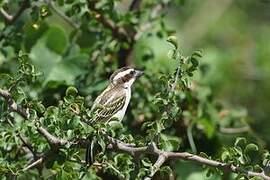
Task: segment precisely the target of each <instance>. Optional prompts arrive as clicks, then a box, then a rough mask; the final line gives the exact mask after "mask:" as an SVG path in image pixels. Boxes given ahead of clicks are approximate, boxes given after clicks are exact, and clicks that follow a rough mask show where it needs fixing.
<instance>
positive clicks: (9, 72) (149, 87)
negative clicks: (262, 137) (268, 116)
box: [0, 0, 270, 179]
mask: <svg viewBox="0 0 270 180" xmlns="http://www.w3.org/2000/svg"><path fill="white" fill-rule="evenodd" d="M182 4H183V1H143V2H140V1H136V0H134V1H132V2H131V5H130V6H129V7H128V8H126V5H125V4H123V2H121V1H107V0H101V1H94V0H89V1H86V0H81V1H62V0H58V1H50V0H47V1H44V2H39V1H28V0H25V1H22V2H17V1H14V2H9V3H6V2H5V1H3V2H1V1H0V5H1V8H2V9H3V10H4V11H6V12H12V11H11V10H12V9H19V10H18V11H17V13H18V16H16V14H14V15H13V18H14V19H13V20H12V19H11V20H9V19H8V18H7V17H5V16H4V15H3V13H2V16H1V17H2V19H0V20H1V21H0V29H1V32H0V47H1V48H0V64H1V67H0V72H1V74H0V76H1V79H0V87H1V88H0V90H6V91H7V92H8V93H10V94H9V95H10V96H9V95H7V94H5V92H6V91H3V92H2V91H1V96H2V97H1V101H0V112H1V114H0V120H1V121H0V123H1V126H0V139H1V143H0V174H1V176H2V178H3V179H10V178H12V177H17V178H21V179H27V177H29V176H31V177H33V179H38V178H39V177H40V176H43V177H44V178H53V179H71V178H75V179H102V178H106V177H108V176H113V177H115V178H118V179H143V178H146V177H151V176H154V175H155V174H156V175H155V176H154V177H157V176H158V175H160V176H161V178H163V179H168V178H169V177H171V176H174V174H177V172H176V173H175V170H177V166H176V165H175V163H176V160H174V159H172V160H170V161H167V162H166V163H165V164H161V165H162V166H161V167H157V164H156V163H155V161H156V159H155V158H156V157H153V156H151V155H147V154H135V155H134V156H133V155H132V154H128V153H127V152H120V151H118V150H117V148H116V149H113V148H109V147H110V146H111V145H112V142H110V141H109V140H108V136H109V137H111V138H115V139H117V140H119V141H121V142H124V143H127V144H132V145H134V146H136V147H151V146H150V145H151V143H156V144H157V148H158V149H159V150H161V151H164V152H173V151H181V152H186V151H187V152H188V151H191V152H192V153H194V154H197V153H198V152H205V153H200V156H201V157H204V158H207V159H211V157H210V156H212V157H214V158H215V159H216V160H220V161H221V162H223V163H227V164H228V165H233V166H234V167H236V169H237V170H235V171H234V172H237V175H238V176H239V177H246V176H247V174H246V171H252V172H253V171H254V172H261V171H263V172H264V167H267V166H268V165H267V164H269V160H270V156H269V153H268V152H267V151H263V147H259V146H257V145H256V144H254V143H247V140H246V139H245V138H237V139H236V141H235V144H234V145H232V146H230V147H225V146H224V144H223V143H224V142H223V139H222V136H220V134H219V130H220V129H221V128H227V127H230V126H231V125H232V124H233V123H234V119H242V120H243V121H242V122H241V124H236V125H235V124H233V125H235V126H239V125H243V124H244V125H245V121H244V119H245V116H246V114H245V112H244V113H242V112H243V111H240V110H237V109H236V110H230V111H229V112H227V111H226V110H225V109H224V108H223V106H222V105H220V104H218V103H216V102H215V101H214V98H213V97H214V95H213V94H212V93H211V90H210V88H209V87H208V86H205V85H202V84H201V83H200V78H203V77H204V76H205V75H206V73H207V68H205V66H203V65H201V66H200V63H199V62H200V61H201V60H200V58H201V57H202V54H203V53H202V51H201V50H197V51H194V52H192V53H191V54H190V55H185V54H184V52H183V46H184V43H183V45H182V44H181V45H180V44H179V42H178V39H177V38H176V36H172V35H171V34H172V33H173V31H172V30H170V29H169V28H168V27H167V26H166V25H165V22H164V16H165V13H164V11H163V9H164V8H168V7H171V6H173V5H182ZM21 8H22V11H21V12H20V9H21ZM125 8H126V9H125ZM15 12H16V11H15ZM148 26H150V29H147V28H146V27H148ZM149 36H150V37H153V36H154V37H158V38H160V39H162V40H163V43H164V44H165V43H166V42H165V38H166V37H168V38H167V43H168V44H170V45H171V47H170V50H169V52H168V56H169V59H168V61H167V62H166V64H167V65H166V66H165V67H164V68H160V69H158V70H156V69H154V68H152V67H151V66H150V65H151V64H150V63H151V62H152V61H155V53H153V50H152V47H151V46H149V47H148V46H147V47H144V48H142V49H141V52H140V53H141V57H140V58H138V59H136V60H135V58H134V57H135V56H136V55H135V54H136V52H135V49H136V48H137V46H139V45H138V44H139V42H140V41H144V40H147V38H149ZM133 63H136V64H137V66H138V67H139V68H145V75H144V77H142V78H141V79H140V80H139V81H138V82H136V84H135V85H134V86H135V87H134V88H133V94H132V100H131V105H130V106H131V108H129V110H128V112H127V114H126V117H125V120H124V122H123V124H122V123H119V122H113V123H109V124H90V125H88V124H86V123H85V122H84V121H85V119H88V118H89V111H90V110H89V109H90V108H91V105H92V103H93V100H94V98H95V97H96V96H97V94H98V93H100V91H102V90H103V89H104V87H105V86H106V85H107V82H106V79H107V78H108V76H109V75H110V74H111V73H112V72H113V71H114V70H115V69H117V68H118V67H119V66H126V65H131V64H133ZM149 64H150V65H149ZM160 66H162V65H160ZM169 66H175V68H174V70H173V72H170V71H169V70H168V69H169V68H168V67H169ZM194 76H195V77H196V78H194ZM12 99H13V100H14V103H16V104H17V105H18V108H17V109H16V108H14V107H13V109H12V107H11V106H12V105H14V103H13V102H12ZM21 108H22V109H21ZM24 110H25V111H24ZM21 112H23V113H21ZM24 114H25V115H24ZM221 120H222V121H221ZM44 129H45V130H44ZM93 138H96V140H97V145H96V146H97V148H98V151H97V152H96V156H95V163H93V164H92V165H91V166H90V167H88V166H86V165H85V163H84V160H83V159H84V154H85V144H89V143H90V140H91V139H93ZM132 147H133V146H132ZM206 154H208V155H206ZM39 159H41V161H38V160H39ZM33 162H38V163H39V164H38V165H37V166H33V167H30V166H29V165H32V163H33ZM222 170H224V169H218V167H216V168H215V167H214V168H207V171H208V174H211V173H215V174H220V175H223V171H222ZM156 171H157V173H156ZM180 176H181V175H180ZM246 178H248V177H246Z"/></svg>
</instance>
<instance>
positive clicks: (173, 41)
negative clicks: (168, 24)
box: [167, 36, 178, 49]
mask: <svg viewBox="0 0 270 180" xmlns="http://www.w3.org/2000/svg"><path fill="white" fill-rule="evenodd" d="M167 41H168V42H169V43H171V44H172V45H173V46H174V48H175V49H177V48H178V42H177V37H176V36H169V37H168V38H167Z"/></svg>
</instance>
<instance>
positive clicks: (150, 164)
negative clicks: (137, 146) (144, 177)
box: [141, 159, 152, 167]
mask: <svg viewBox="0 0 270 180" xmlns="http://www.w3.org/2000/svg"><path fill="white" fill-rule="evenodd" d="M141 162H142V164H143V166H144V167H151V166H152V163H151V161H149V159H142V160H141Z"/></svg>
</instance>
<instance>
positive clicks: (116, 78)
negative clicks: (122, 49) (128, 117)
mask: <svg viewBox="0 0 270 180" xmlns="http://www.w3.org/2000/svg"><path fill="white" fill-rule="evenodd" d="M142 74H143V71H139V70H135V69H134V68H130V67H123V68H121V69H118V70H117V71H115V72H114V73H113V74H112V75H111V77H110V81H109V85H108V87H107V88H106V89H105V90H104V91H103V92H102V93H101V94H100V95H99V96H98V97H97V98H96V100H95V101H94V105H93V106H92V108H91V115H92V117H93V118H92V119H91V120H90V121H89V123H90V124H92V123H96V122H97V123H98V122H103V123H104V122H109V121H110V120H112V119H118V121H122V119H123V117H124V115H125V113H126V110H127V107H128V104H129V101H130V98H131V86H132V84H133V83H134V81H135V80H136V79H137V78H138V77H140V76H141V75H142Z"/></svg>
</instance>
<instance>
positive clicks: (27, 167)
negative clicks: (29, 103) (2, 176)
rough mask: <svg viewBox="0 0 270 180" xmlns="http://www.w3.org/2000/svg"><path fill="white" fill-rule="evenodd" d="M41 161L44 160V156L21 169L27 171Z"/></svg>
mask: <svg viewBox="0 0 270 180" xmlns="http://www.w3.org/2000/svg"><path fill="white" fill-rule="evenodd" d="M43 162H44V157H40V158H39V159H37V160H35V161H34V162H32V163H31V164H29V165H28V166H26V167H25V168H24V169H23V170H22V171H27V170H29V169H32V168H34V167H36V166H37V165H39V164H42V163H43Z"/></svg>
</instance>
